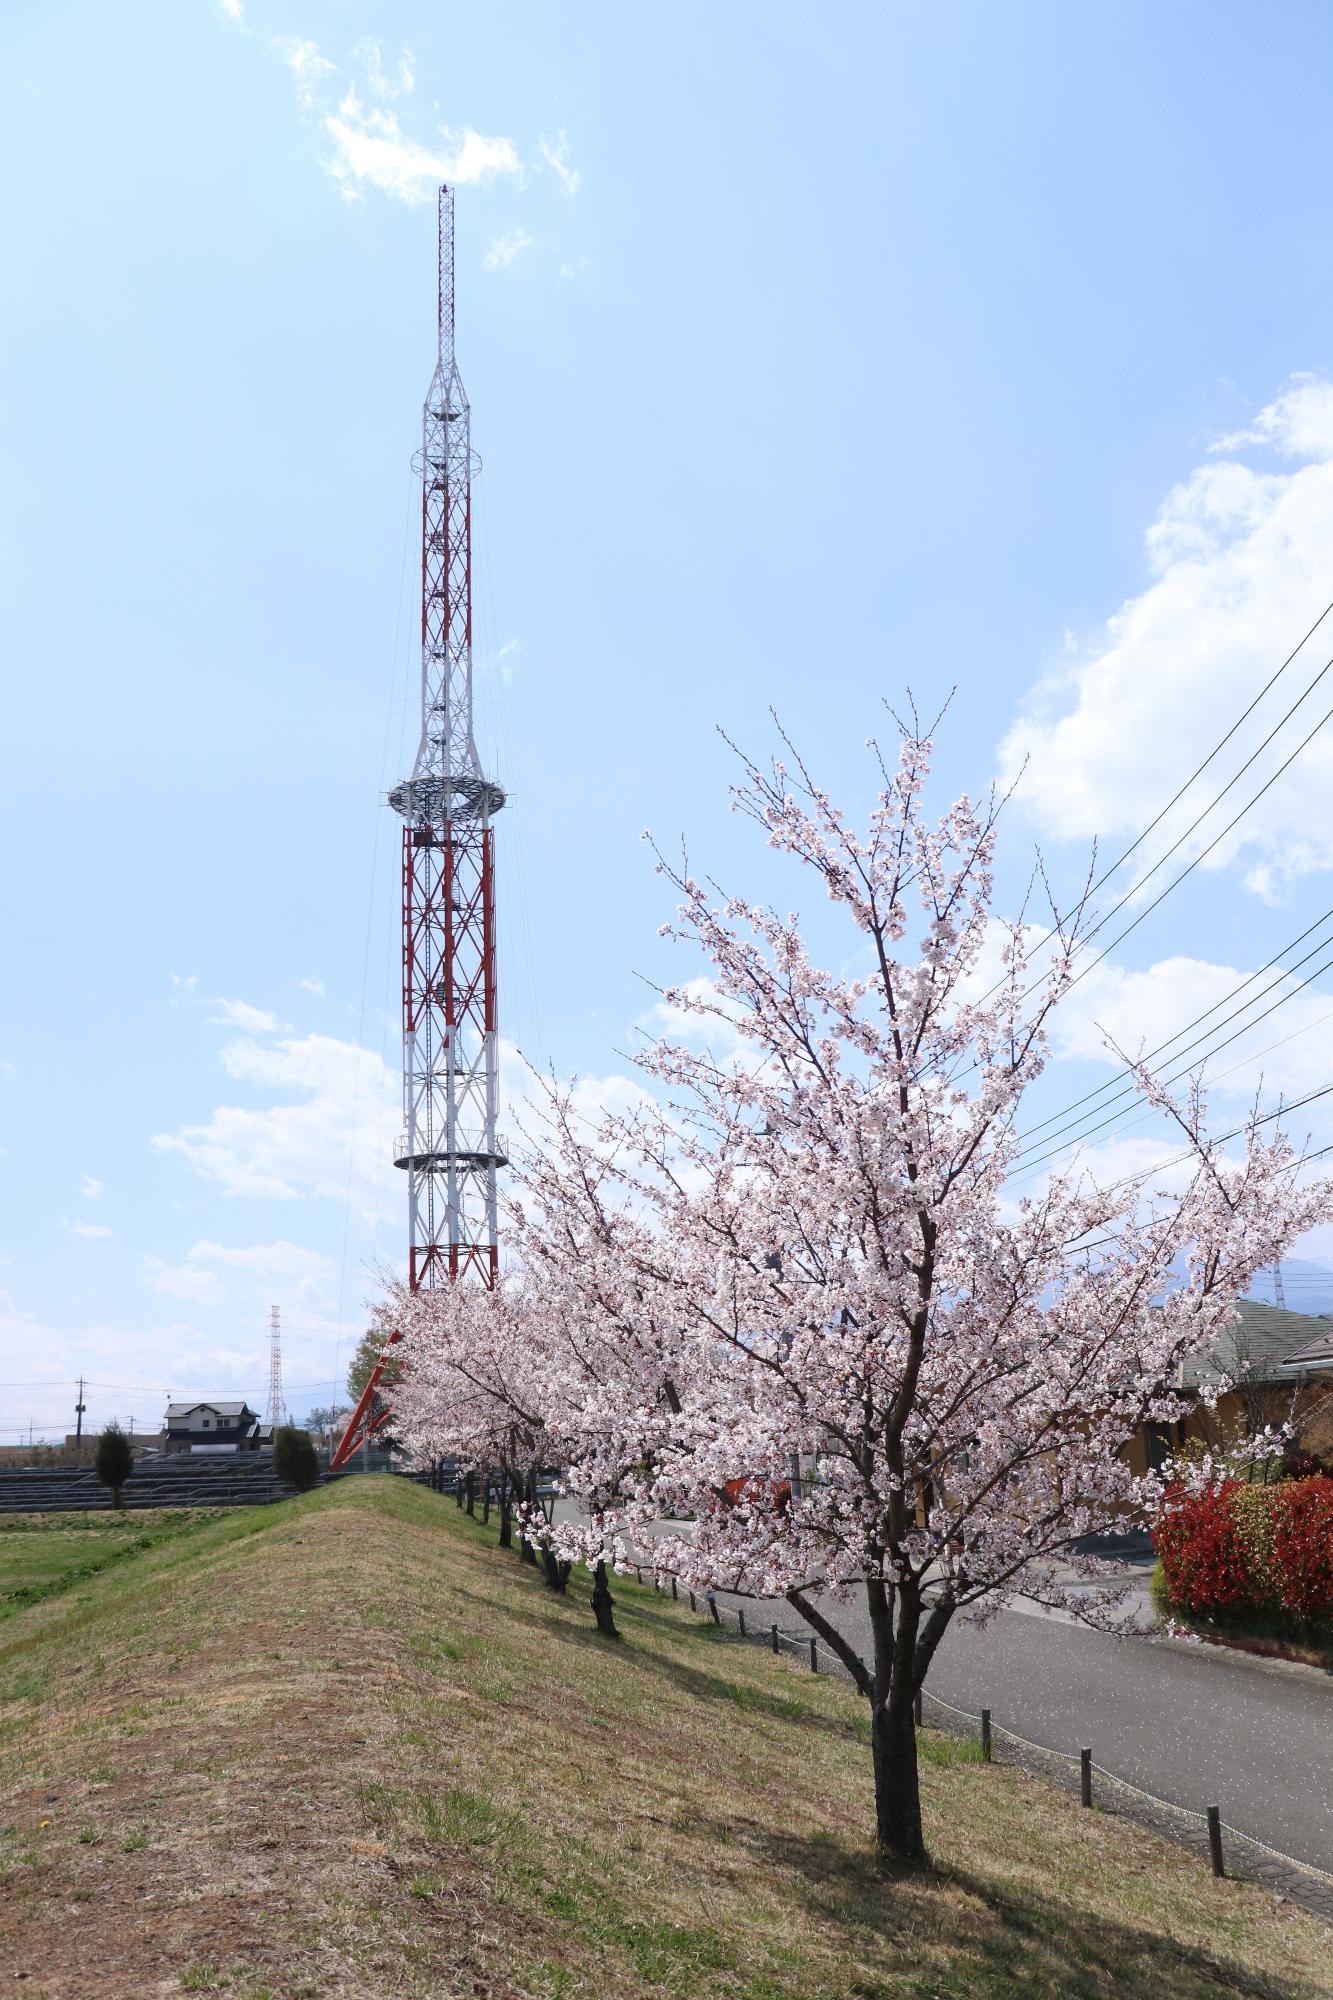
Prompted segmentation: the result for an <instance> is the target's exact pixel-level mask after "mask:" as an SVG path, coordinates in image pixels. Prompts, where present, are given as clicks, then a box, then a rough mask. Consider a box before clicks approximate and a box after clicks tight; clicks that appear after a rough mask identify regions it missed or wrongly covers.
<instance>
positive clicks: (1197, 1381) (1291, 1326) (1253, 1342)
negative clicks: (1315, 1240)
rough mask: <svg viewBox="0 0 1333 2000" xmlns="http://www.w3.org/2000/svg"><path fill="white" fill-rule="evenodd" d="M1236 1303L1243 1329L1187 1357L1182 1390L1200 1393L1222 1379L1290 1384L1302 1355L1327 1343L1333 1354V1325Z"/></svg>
mask: <svg viewBox="0 0 1333 2000" xmlns="http://www.w3.org/2000/svg"><path fill="white" fill-rule="evenodd" d="M1236 1304H1237V1310H1238V1311H1239V1313H1240V1323H1239V1325H1236V1326H1230V1327H1228V1328H1227V1330H1226V1332H1225V1333H1224V1334H1222V1335H1220V1336H1219V1338H1218V1339H1217V1340H1215V1341H1211V1342H1209V1343H1208V1345H1207V1346H1204V1347H1201V1348H1200V1349H1199V1350H1198V1352H1197V1353H1195V1354H1191V1355H1189V1356H1188V1357H1187V1359H1186V1360H1185V1363H1184V1365H1183V1367H1182V1368H1181V1371H1180V1381H1181V1387H1182V1388H1185V1389H1197V1388H1200V1387H1201V1386H1202V1385H1203V1384H1204V1383H1205V1382H1216V1381H1217V1380H1218V1379H1219V1377H1221V1376H1228V1377H1230V1378H1231V1379H1232V1380H1234V1379H1235V1378H1236V1377H1237V1376H1244V1377H1245V1378H1246V1379H1248V1380H1249V1381H1251V1382H1281V1381H1283V1380H1287V1379H1289V1377H1288V1376H1287V1373H1286V1371H1287V1367H1288V1365H1289V1363H1291V1362H1292V1361H1293V1359H1294V1357H1295V1356H1296V1355H1298V1354H1300V1353H1302V1352H1303V1351H1304V1350H1306V1349H1307V1348H1313V1347H1317V1346H1319V1345H1321V1344H1322V1345H1323V1347H1324V1348H1325V1349H1326V1350H1327V1349H1328V1347H1329V1345H1330V1343H1331V1342H1333V1320H1329V1319H1326V1318H1317V1317H1316V1316H1315V1315H1314V1314H1313V1313H1297V1312H1285V1311H1284V1310H1283V1309H1282V1307H1281V1306H1266V1305H1261V1304H1259V1302H1258V1301H1257V1300H1255V1299H1238V1300H1237V1302H1236ZM1305 1365H1306V1366H1308V1365H1310V1364H1309V1363H1306V1364H1305Z"/></svg>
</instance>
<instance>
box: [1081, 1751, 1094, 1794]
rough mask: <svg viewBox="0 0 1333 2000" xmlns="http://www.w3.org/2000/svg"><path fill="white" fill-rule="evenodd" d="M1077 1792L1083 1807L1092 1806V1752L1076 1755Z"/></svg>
mask: <svg viewBox="0 0 1333 2000" xmlns="http://www.w3.org/2000/svg"><path fill="white" fill-rule="evenodd" d="M1078 1792H1079V1798H1080V1799H1081V1800H1082V1802H1083V1804H1084V1805H1085V1806H1090V1805H1091V1804H1092V1752H1091V1750H1080V1751H1079V1753H1078Z"/></svg>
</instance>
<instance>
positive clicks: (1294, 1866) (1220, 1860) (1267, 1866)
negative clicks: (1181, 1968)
mask: <svg viewBox="0 0 1333 2000" xmlns="http://www.w3.org/2000/svg"><path fill="white" fill-rule="evenodd" d="M630 1567H631V1568H632V1569H633V1572H634V1576H635V1580H636V1581H637V1582H638V1583H640V1584H642V1583H643V1582H644V1580H645V1576H646V1577H647V1580H648V1581H649V1582H651V1583H652V1585H653V1587H654V1588H655V1589H656V1590H657V1591H658V1592H659V1593H660V1594H661V1595H663V1596H665V1595H666V1594H667V1590H668V1585H667V1584H665V1583H663V1582H662V1581H661V1580H660V1579H659V1578H658V1577H657V1576H655V1575H654V1574H653V1572H652V1570H651V1569H646V1568H645V1567H644V1566H641V1565H639V1564H632V1565H631V1566H630ZM669 1588H670V1595H671V1596H672V1598H673V1599H675V1600H676V1601H677V1602H678V1603H684V1602H686V1601H688V1605H689V1609H690V1610H691V1611H694V1612H700V1613H702V1614H703V1615H704V1616H706V1617H708V1618H710V1619H711V1620H712V1622H713V1623H714V1624H715V1625H719V1626H725V1627H726V1628H727V1629H728V1630H729V1631H734V1632H735V1633H736V1634H737V1636H738V1637H739V1638H741V1639H746V1640H749V1641H751V1642H752V1643H754V1644H756V1645H760V1646H763V1647H764V1648H765V1649H766V1650H768V1651H771V1652H773V1653H776V1654H779V1655H783V1654H785V1655H787V1656H788V1657H791V1658H796V1659H799V1660H800V1661H801V1663H802V1664H803V1665H805V1666H808V1668H809V1671H810V1672H811V1673H814V1674H826V1675H829V1676H831V1677H832V1678H834V1679H842V1680H845V1681H846V1682H847V1683H848V1684H849V1685H853V1686H854V1685H855V1683H854V1681H853V1679H852V1675H851V1673H850V1672H849V1671H848V1669H847V1666H846V1665H845V1663H844V1662H843V1661H842V1660H841V1659H839V1657H838V1655H837V1654H836V1653H835V1652H834V1651H833V1649H832V1648H831V1647H830V1646H827V1645H821V1644H820V1643H819V1640H818V1638H817V1637H816V1636H815V1635H812V1634H811V1633H810V1632H809V1631H808V1630H806V1631H801V1632H793V1631H791V1630H789V1629H787V1628H786V1627H784V1626H781V1625H779V1624H777V1623H776V1622H775V1621H774V1620H772V1619H766V1618H764V1617H762V1616H760V1617H756V1616H755V1615H754V1614H753V1613H751V1614H750V1615H749V1616H748V1617H747V1614H746V1611H745V1607H744V1606H743V1605H732V1604H719V1603H718V1600H717V1598H716V1596H715V1595H714V1594H713V1593H712V1592H711V1591H708V1592H702V1593H700V1592H696V1591H693V1590H688V1589H685V1590H682V1589H681V1588H680V1586H679V1585H678V1584H677V1581H676V1579H675V1577H672V1578H671V1579H670V1583H669ZM937 1717H940V1718H948V1719H947V1720H944V1721H943V1722H942V1723H941V1726H942V1727H944V1728H946V1729H949V1730H950V1731H951V1732H952V1733H953V1734H955V1735H973V1736H975V1738H976V1739H977V1740H978V1741H979V1742H980V1745H981V1754H982V1757H983V1759H985V1760H986V1761H987V1762H989V1761H991V1760H992V1759H993V1757H994V1755H995V1746H996V1744H997V1742H998V1743H1000V1744H1003V1745H1007V1746H1009V1748H1010V1751H1011V1752H1012V1753H1013V1755H1012V1761H1014V1762H1015V1763H1020V1764H1023V1765H1024V1766H1026V1767H1029V1768H1032V1767H1035V1768H1037V1769H1039V1770H1041V1771H1042V1772H1044V1773H1045V1775H1047V1776H1048V1777H1054V1778H1055V1779H1056V1780H1057V1782H1062V1783H1064V1784H1065V1785H1066V1786H1067V1787H1068V1789H1070V1790H1073V1789H1074V1788H1075V1786H1077V1789H1078V1793H1079V1799H1080V1803H1081V1804H1082V1805H1083V1806H1085V1807H1092V1806H1094V1805H1096V1806H1100V1807H1101V1808H1102V1809H1103V1810H1105V1811H1110V1812H1115V1813H1118V1814H1120V1815H1121V1817H1123V1818H1130V1819H1133V1820H1135V1821H1136V1823H1138V1824H1140V1825H1146V1826H1148V1827H1149V1828H1150V1829H1151V1830H1152V1831H1154V1832H1157V1833H1161V1834H1163V1835H1164V1836H1165V1837H1166V1838H1167V1839H1169V1840H1174V1841H1175V1842H1176V1843H1177V1844H1178V1845H1184V1846H1187V1847H1190V1848H1191V1849H1192V1850H1193V1851H1195V1852H1196V1853H1200V1854H1206V1855H1207V1857H1208V1860H1209V1863H1210V1865H1211V1867H1212V1871H1213V1873H1214V1875H1224V1874H1226V1873H1227V1872H1228V1871H1227V1855H1228V1848H1227V1846H1226V1845H1225V1844H1224V1837H1225V1841H1226V1842H1229V1843H1230V1847H1231V1851H1232V1853H1233V1855H1234V1853H1235V1850H1237V1849H1239V1850H1240V1858H1241V1861H1242V1863H1243V1864H1244V1863H1248V1865H1247V1866H1244V1870H1243V1872H1244V1873H1245V1874H1246V1875H1248V1876H1253V1877H1255V1878H1257V1879H1259V1880H1261V1881H1264V1882H1265V1883H1266V1884H1267V1885H1269V1886H1276V1887H1277V1888H1278V1889H1279V1890H1280V1891H1284V1892H1285V1893H1286V1894H1287V1895H1289V1896H1290V1897H1291V1898H1292V1900H1293V1901H1299V1902H1301V1903H1304V1904H1306V1905H1308V1906H1309V1907H1310V1908H1311V1909H1314V1910H1317V1911H1318V1912H1319V1913H1320V1915H1321V1916H1327V1917H1330V1918H1333V1874H1329V1873H1328V1872H1326V1871H1325V1870H1324V1869H1322V1868H1317V1867H1315V1866H1314V1864H1313V1863H1312V1862H1309V1861H1299V1860H1297V1858H1296V1856H1295V1855H1293V1854H1284V1853H1283V1852H1282V1851H1281V1849H1279V1848H1276V1847H1270V1846H1269V1845H1268V1843H1267V1841H1263V1840H1260V1839H1259V1838H1258V1836H1257V1835H1256V1834H1253V1833H1247V1832H1245V1830H1244V1829H1243V1828H1242V1827H1237V1826H1233V1825H1231V1823H1230V1822H1229V1821H1228V1820H1224V1819H1223V1818H1222V1813H1221V1808H1220V1807H1219V1806H1218V1805H1216V1804H1213V1805H1205V1806H1204V1807H1203V1808H1202V1809H1199V1808H1196V1807H1191V1806H1181V1805H1177V1804H1175V1802H1174V1801H1173V1800H1171V1799H1164V1798H1160V1797H1159V1796H1158V1795H1157V1793H1155V1792H1148V1791H1144V1790H1143V1789H1142V1787H1141V1786H1138V1785H1133V1784H1131V1783H1130V1782H1129V1780H1128V1779H1127V1778H1122V1777H1120V1776H1119V1775H1118V1774H1117V1773H1116V1772H1114V1771H1108V1770H1107V1769H1106V1767H1105V1766H1104V1765H1102V1764H1098V1763H1097V1762H1096V1761H1095V1759H1094V1757H1093V1753H1092V1749H1091V1747H1090V1746H1088V1745H1081V1746H1080V1748H1079V1749H1078V1751H1077V1752H1074V1751H1068V1750H1053V1749H1051V1748H1050V1746H1049V1745H1047V1744H1045V1743H1033V1742H1032V1741H1031V1740H1030V1739H1029V1738H1028V1737H1026V1736H1020V1735H1019V1734H1018V1733H1017V1731H1016V1730H1013V1729H1006V1728H1004V1727H1003V1725H1002V1724H1000V1723H998V1722H996V1720H995V1718H994V1714H993V1712H992V1711H991V1710H990V1709H989V1708H981V1709H967V1708H959V1707H957V1706H956V1705H955V1704H954V1703H953V1702H949V1701H945V1700H944V1699H943V1697H942V1696H940V1695H937V1694H932V1693H931V1692H930V1690H929V1689H922V1691H921V1693H920V1694H918V1696H917V1698H916V1719H917V1722H918V1723H921V1722H925V1721H927V1720H929V1721H932V1722H933V1721H935V1719H936V1718H937ZM1095 1779H1100V1780H1101V1781H1102V1783H1101V1786H1100V1787H1097V1786H1095V1785H1094V1780H1095ZM1131 1802H1136V1803H1137V1810H1136V1809H1135V1804H1134V1803H1131ZM1256 1857H1261V1858H1256ZM1275 1871H1276V1872H1275ZM1231 1872H1232V1873H1235V1869H1234V1867H1233V1869H1232V1871H1231Z"/></svg>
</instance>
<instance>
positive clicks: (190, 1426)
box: [163, 1396, 273, 1453]
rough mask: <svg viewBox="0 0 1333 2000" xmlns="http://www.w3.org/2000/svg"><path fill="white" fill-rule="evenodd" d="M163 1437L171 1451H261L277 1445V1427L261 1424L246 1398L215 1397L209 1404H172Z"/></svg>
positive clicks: (169, 1406)
mask: <svg viewBox="0 0 1333 2000" xmlns="http://www.w3.org/2000/svg"><path fill="white" fill-rule="evenodd" d="M163 1436H164V1441H165V1444H166V1448H167V1451H168V1452H179V1451H207V1452H215V1453H221V1452H232V1451H259V1450H261V1449H263V1448H265V1447H267V1446H268V1445H271V1444H272V1442H273V1427H272V1425H271V1424H265V1423H261V1422H260V1419H259V1413H258V1411H257V1410H252V1409H251V1408H250V1405H249V1404H248V1403H247V1402H245V1401H244V1399H241V1400H239V1401H238V1400H237V1399H236V1398H234V1397H221V1396H218V1397H213V1398H212V1399H211V1400H210V1401H208V1402H198V1403H168V1405H167V1417H166V1423H165V1425H164V1427H163Z"/></svg>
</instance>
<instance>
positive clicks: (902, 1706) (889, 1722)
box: [870, 1688, 926, 1861]
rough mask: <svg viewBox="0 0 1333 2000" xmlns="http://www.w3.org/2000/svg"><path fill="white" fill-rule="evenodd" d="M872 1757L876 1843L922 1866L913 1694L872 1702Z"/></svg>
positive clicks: (896, 1691)
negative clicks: (920, 1863)
mask: <svg viewBox="0 0 1333 2000" xmlns="http://www.w3.org/2000/svg"><path fill="white" fill-rule="evenodd" d="M870 1754H871V1758H872V1760H873V1763H874V1769H875V1838H876V1840H877V1841H878V1842H879V1845H880V1846H881V1847H882V1848H883V1849H884V1850H885V1852H886V1853H888V1854H891V1855H893V1856H894V1857H895V1859H898V1860H902V1861H921V1860H923V1859H924V1857H925V1852H926V1844H925V1839H924V1836H923V1834H922V1831H921V1788H920V1783H919V1776H918V1772H917V1762H916V1720H915V1717H914V1716H913V1713H912V1696H911V1693H910V1692H906V1691H904V1692H903V1693H902V1694H900V1693H899V1690H898V1689H897V1688H895V1689H894V1690H893V1693H892V1695H891V1697H890V1699H889V1700H888V1701H886V1702H879V1703H872V1704H871V1710H870Z"/></svg>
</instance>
